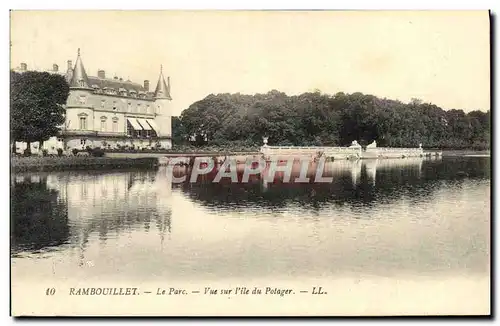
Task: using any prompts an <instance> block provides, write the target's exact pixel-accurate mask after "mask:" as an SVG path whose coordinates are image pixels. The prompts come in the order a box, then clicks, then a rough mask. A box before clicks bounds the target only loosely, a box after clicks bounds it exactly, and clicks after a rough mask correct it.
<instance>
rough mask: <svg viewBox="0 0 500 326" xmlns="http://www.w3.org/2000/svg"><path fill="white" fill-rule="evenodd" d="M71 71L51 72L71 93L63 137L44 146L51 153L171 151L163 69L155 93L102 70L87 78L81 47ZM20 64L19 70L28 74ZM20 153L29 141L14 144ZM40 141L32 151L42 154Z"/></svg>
mask: <svg viewBox="0 0 500 326" xmlns="http://www.w3.org/2000/svg"><path fill="white" fill-rule="evenodd" d="M67 64H68V66H67V70H66V71H65V72H64V71H60V70H59V67H58V65H57V64H54V65H53V68H52V70H48V71H47V72H49V73H55V74H60V75H63V76H64V77H65V78H66V80H67V82H68V84H69V86H70V93H69V96H68V100H67V102H66V121H65V124H64V126H62V127H61V134H60V135H59V136H58V137H52V138H51V139H49V140H47V141H45V142H44V144H43V148H44V149H47V150H48V151H49V152H53V151H56V150H57V148H63V149H64V150H66V151H67V150H71V149H73V148H77V149H84V148H86V147H87V146H90V147H93V148H95V147H101V148H116V147H118V146H128V147H134V148H152V147H156V148H164V149H168V148H171V147H172V141H171V135H172V125H171V113H170V106H169V104H170V101H171V100H172V98H171V96H170V78H169V77H168V78H167V81H165V78H164V76H163V71H162V68H160V75H159V77H158V82H157V84H156V88H155V90H154V91H150V84H149V80H144V83H143V84H138V83H134V82H132V81H130V80H123V78H118V77H113V78H107V77H106V73H105V71H104V70H98V71H97V76H96V77H94V76H89V75H87V72H86V71H85V68H84V65H83V61H82V57H81V55H80V49H78V55H77V58H76V62H75V64H74V66H73V64H72V61H71V60H69V61H68V62H67ZM27 70H28V69H27V65H26V64H25V63H22V64H21V67H20V68H16V69H14V71H17V72H20V73H22V72H25V71H27ZM16 147H17V151H18V152H22V151H23V150H24V149H25V148H26V144H25V143H16ZM39 150H40V149H39V148H38V143H32V151H33V152H34V153H36V152H38V151H39Z"/></svg>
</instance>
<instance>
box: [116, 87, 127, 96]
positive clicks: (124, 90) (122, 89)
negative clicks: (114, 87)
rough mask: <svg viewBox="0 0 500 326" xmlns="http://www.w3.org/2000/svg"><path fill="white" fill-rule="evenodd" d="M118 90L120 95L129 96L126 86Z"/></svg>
mask: <svg viewBox="0 0 500 326" xmlns="http://www.w3.org/2000/svg"><path fill="white" fill-rule="evenodd" d="M118 92H119V94H120V96H127V90H126V89H125V88H119V89H118Z"/></svg>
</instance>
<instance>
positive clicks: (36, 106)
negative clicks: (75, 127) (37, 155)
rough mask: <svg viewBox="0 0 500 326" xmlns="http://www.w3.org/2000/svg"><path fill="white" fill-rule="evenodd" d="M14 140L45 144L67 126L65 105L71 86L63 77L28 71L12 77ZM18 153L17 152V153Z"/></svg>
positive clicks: (12, 137) (12, 74)
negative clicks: (63, 126)
mask: <svg viewBox="0 0 500 326" xmlns="http://www.w3.org/2000/svg"><path fill="white" fill-rule="evenodd" d="M10 77H11V78H10V109H11V112H10V130H11V140H12V141H13V143H14V147H15V142H16V141H24V142H26V143H27V154H31V143H32V142H35V141H38V142H40V147H41V146H42V144H43V142H44V141H45V140H47V139H49V138H50V137H52V136H56V135H57V134H58V133H59V131H60V127H61V125H62V124H63V123H64V115H65V109H64V104H66V100H67V98H68V95H69V85H68V83H67V82H66V80H65V79H64V77H63V76H60V75H55V74H49V73H47V72H36V71H28V72H25V73H21V74H20V73H16V72H14V71H11V75H10ZM14 150H15V149H14Z"/></svg>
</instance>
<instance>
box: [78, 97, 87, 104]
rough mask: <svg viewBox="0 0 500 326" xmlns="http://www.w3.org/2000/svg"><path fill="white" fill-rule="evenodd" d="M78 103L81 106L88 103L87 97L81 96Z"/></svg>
mask: <svg viewBox="0 0 500 326" xmlns="http://www.w3.org/2000/svg"><path fill="white" fill-rule="evenodd" d="M78 101H79V102H80V104H85V103H86V102H87V97H85V96H84V95H80V98H79V99H78Z"/></svg>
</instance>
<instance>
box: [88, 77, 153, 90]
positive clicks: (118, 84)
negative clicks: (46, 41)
mask: <svg viewBox="0 0 500 326" xmlns="http://www.w3.org/2000/svg"><path fill="white" fill-rule="evenodd" d="M88 79H89V84H90V86H92V85H97V86H99V88H100V89H104V88H105V87H108V88H113V89H116V91H118V90H119V89H120V88H124V89H126V90H127V91H130V90H132V89H133V90H134V91H136V92H140V91H142V92H145V91H146V90H145V89H144V87H143V86H142V85H141V84H137V83H133V82H131V81H125V80H122V81H120V80H119V79H108V78H99V77H92V76H89V77H88Z"/></svg>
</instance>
